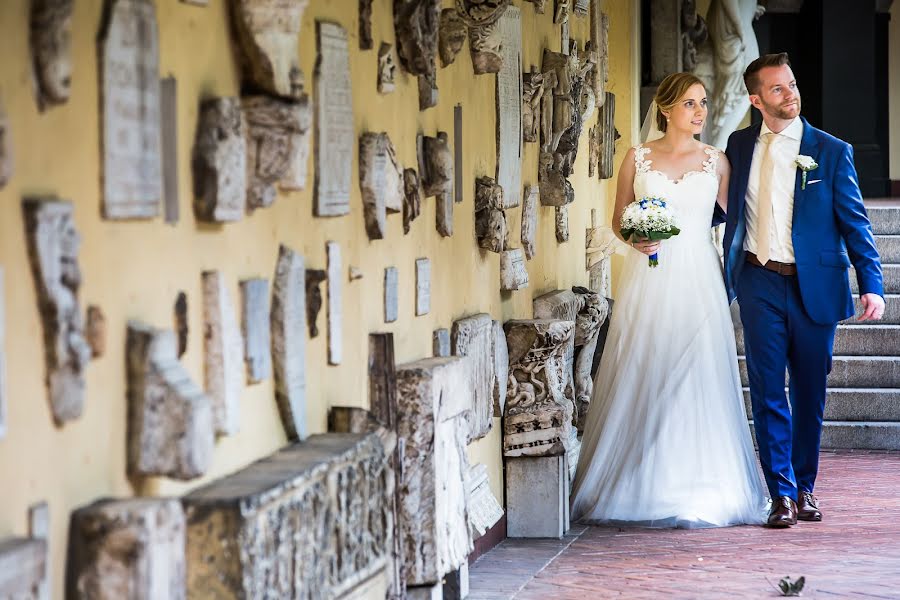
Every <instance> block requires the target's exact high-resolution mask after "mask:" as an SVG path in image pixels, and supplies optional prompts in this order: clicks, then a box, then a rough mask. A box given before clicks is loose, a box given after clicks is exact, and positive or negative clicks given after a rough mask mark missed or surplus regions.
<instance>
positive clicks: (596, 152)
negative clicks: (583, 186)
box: [588, 123, 600, 177]
mask: <svg viewBox="0 0 900 600" xmlns="http://www.w3.org/2000/svg"><path fill="white" fill-rule="evenodd" d="M599 130H600V124H599V123H598V124H597V125H594V126H593V127H591V128H590V129H588V177H593V176H594V175H596V174H597V168H598V163H599V162H600V133H599Z"/></svg>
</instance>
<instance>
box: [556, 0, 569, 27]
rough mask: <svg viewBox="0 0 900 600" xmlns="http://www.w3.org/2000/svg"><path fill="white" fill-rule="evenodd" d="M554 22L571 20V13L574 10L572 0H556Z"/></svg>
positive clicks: (560, 22)
mask: <svg viewBox="0 0 900 600" xmlns="http://www.w3.org/2000/svg"><path fill="white" fill-rule="evenodd" d="M554 3H555V6H554V8H553V22H554V23H556V24H557V25H560V24H562V23H568V22H569V14H570V12H571V10H572V0H554Z"/></svg>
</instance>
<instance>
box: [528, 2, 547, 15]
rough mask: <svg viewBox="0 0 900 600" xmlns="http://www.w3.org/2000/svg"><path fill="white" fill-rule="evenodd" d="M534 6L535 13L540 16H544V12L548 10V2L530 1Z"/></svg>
mask: <svg viewBox="0 0 900 600" xmlns="http://www.w3.org/2000/svg"><path fill="white" fill-rule="evenodd" d="M528 2H531V3H532V4H533V5H534V12H536V13H538V14H539V15H542V14H544V11H546V10H547V0H528Z"/></svg>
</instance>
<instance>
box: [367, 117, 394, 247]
mask: <svg viewBox="0 0 900 600" xmlns="http://www.w3.org/2000/svg"><path fill="white" fill-rule="evenodd" d="M359 173H360V175H359V190H360V193H361V194H362V200H363V208H364V211H365V218H366V233H367V234H368V235H369V239H370V240H380V239H383V238H384V236H385V231H386V223H385V219H386V216H387V213H388V212H399V211H400V210H402V208H403V200H404V197H405V184H404V179H403V167H402V166H401V165H400V162H399V161H398V160H397V152H396V151H395V150H394V145H393V144H392V143H391V139H390V138H389V137H388V135H387V134H386V133H384V132H382V133H364V134H362V135H361V136H360V138H359Z"/></svg>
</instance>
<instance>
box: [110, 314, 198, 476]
mask: <svg viewBox="0 0 900 600" xmlns="http://www.w3.org/2000/svg"><path fill="white" fill-rule="evenodd" d="M126 351H127V360H128V363H127V364H128V415H129V418H128V471H129V473H130V474H131V475H133V476H148V475H158V476H163V477H172V478H174V479H181V480H189V479H194V478H195V477H200V476H201V475H203V474H204V473H206V471H207V469H208V468H209V466H210V464H211V463H212V455H213V443H214V437H213V432H214V430H215V428H214V426H213V411H212V402H211V401H210V399H209V397H208V396H206V394H204V393H203V391H202V390H201V389H200V387H199V386H198V385H197V384H196V383H194V382H193V381H192V380H191V376H190V374H189V373H188V372H187V369H185V368H184V366H183V365H182V364H181V363H180V362H179V361H178V357H177V355H176V351H177V348H176V343H175V334H174V333H173V332H171V331H164V330H161V329H155V328H153V327H150V326H148V325H144V324H142V323H139V322H137V321H130V322H129V323H128V336H127V339H126Z"/></svg>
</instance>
